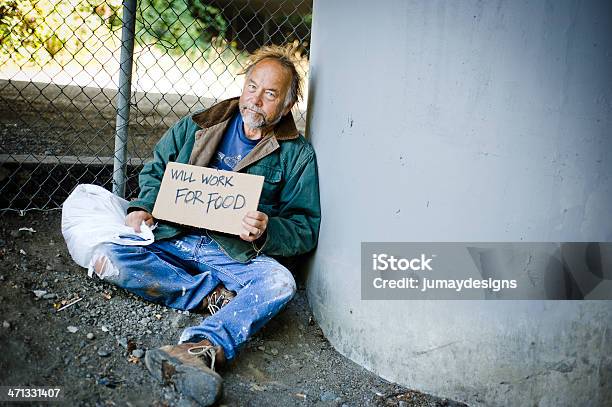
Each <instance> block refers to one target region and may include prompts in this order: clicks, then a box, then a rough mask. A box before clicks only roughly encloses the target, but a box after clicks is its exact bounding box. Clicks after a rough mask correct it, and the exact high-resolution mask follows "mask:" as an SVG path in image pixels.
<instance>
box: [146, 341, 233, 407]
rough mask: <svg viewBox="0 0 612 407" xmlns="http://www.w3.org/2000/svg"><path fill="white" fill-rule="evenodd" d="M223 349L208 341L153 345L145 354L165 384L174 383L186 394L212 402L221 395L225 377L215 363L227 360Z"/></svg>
mask: <svg viewBox="0 0 612 407" xmlns="http://www.w3.org/2000/svg"><path fill="white" fill-rule="evenodd" d="M224 356H225V355H224V354H223V349H222V348H221V347H218V346H212V344H211V343H210V342H209V341H207V340H204V341H201V342H198V343H182V344H180V345H168V346H162V347H161V348H157V349H151V350H149V351H147V353H146V354H145V365H146V366H147V369H149V372H151V374H152V375H153V376H154V377H155V378H157V379H158V380H159V381H161V382H162V383H164V384H174V386H175V388H176V390H178V391H179V392H180V393H181V394H182V395H184V396H185V397H189V398H191V399H192V400H194V401H195V402H197V403H199V404H201V405H204V406H210V405H211V404H213V403H215V402H216V401H217V400H219V398H220V397H221V392H222V383H223V379H221V376H219V374H217V373H216V372H215V364H217V365H218V364H219V363H220V362H224V361H225V357H224Z"/></svg>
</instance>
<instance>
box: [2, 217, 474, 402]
mask: <svg viewBox="0 0 612 407" xmlns="http://www.w3.org/2000/svg"><path fill="white" fill-rule="evenodd" d="M0 216H1V218H0V219H2V227H1V233H0V264H1V266H0V310H1V311H0V320H1V321H0V323H2V327H0V350H1V352H0V384H1V385H5V386H6V385H14V386H17V385H18V386H61V387H63V391H64V394H65V399H64V401H63V402H62V405H76V406H181V407H182V406H189V405H192V402H191V401H190V400H187V399H184V398H181V395H180V394H178V393H177V392H175V391H174V389H173V388H171V387H164V386H162V385H161V384H159V383H158V382H156V381H155V379H153V377H152V376H150V375H149V373H148V371H147V370H146V368H145V367H144V363H143V360H144V359H143V354H144V352H146V350H147V349H152V348H155V347H159V346H162V345H166V344H172V343H176V342H177V340H178V337H179V334H180V332H181V331H182V329H183V328H184V327H186V326H189V325H195V324H197V323H198V322H199V320H200V318H201V316H199V315H194V314H191V315H190V314H188V313H186V312H180V311H177V310H172V309H168V308H165V307H162V306H159V305H156V304H151V303H147V302H145V301H144V300H142V299H140V298H138V297H136V296H134V295H132V294H129V293H127V292H126V291H123V290H121V289H117V288H116V287H113V286H111V285H109V284H107V283H106V282H104V281H100V280H97V279H92V278H89V277H87V273H86V271H85V270H84V269H82V268H80V267H79V266H77V265H76V264H75V263H74V262H73V261H72V260H71V258H70V256H69V254H68V251H67V249H66V246H65V244H64V241H63V238H62V235H61V231H60V218H61V214H60V212H59V211H50V212H28V213H27V214H26V215H25V216H22V217H20V216H17V215H16V214H14V213H5V214H4V215H0ZM20 228H32V230H34V232H33V231H28V230H21V231H20V230H19V229H20ZM300 281H301V279H300V278H299V276H298V287H299V290H298V294H297V295H296V297H295V298H294V300H293V301H292V302H291V303H290V304H289V305H288V307H287V308H286V309H285V310H284V311H283V312H282V313H281V314H279V315H278V316H277V317H276V318H275V319H273V320H272V321H271V322H270V323H269V324H268V325H267V326H266V327H264V329H263V330H262V331H261V332H259V333H258V334H256V335H255V336H254V337H253V338H252V339H251V340H250V341H249V342H248V344H247V346H246V347H245V348H244V349H243V350H242V351H241V353H240V354H239V356H238V357H237V358H236V360H235V361H233V362H232V363H231V364H229V365H228V366H226V367H225V368H224V369H223V370H222V371H221V374H222V376H223V378H224V393H223V398H222V400H221V402H220V405H227V406H264V405H265V406H268V405H271V406H293V405H321V406H363V405H366V406H463V405H464V404H461V403H456V402H454V401H450V400H446V399H439V398H435V397H432V396H429V395H426V394H423V393H419V392H416V391H412V390H409V389H406V388H403V387H401V386H398V385H396V384H393V383H389V382H387V381H385V380H383V379H381V378H379V377H377V376H376V375H374V374H372V373H370V372H368V371H366V370H365V369H363V368H361V367H359V366H358V365H356V364H355V363H353V362H351V361H350V360H348V359H346V358H345V357H343V356H342V355H340V354H339V353H338V352H336V351H335V350H334V349H333V348H332V347H331V345H330V344H329V342H328V341H327V340H326V339H325V337H324V336H323V333H322V331H321V329H320V328H319V327H318V325H317V323H316V321H314V320H313V317H312V314H311V313H310V310H309V307H308V303H307V299H306V293H305V290H304V287H303V284H301V282H300ZM77 298H81V299H82V300H80V301H79V302H77V303H75V304H74V305H72V306H69V307H68V308H65V309H63V310H59V309H60V307H61V306H62V305H64V304H69V303H70V302H69V301H71V300H74V299H77ZM46 404H48V403H40V405H46ZM15 405H18V404H15ZM19 405H23V404H19Z"/></svg>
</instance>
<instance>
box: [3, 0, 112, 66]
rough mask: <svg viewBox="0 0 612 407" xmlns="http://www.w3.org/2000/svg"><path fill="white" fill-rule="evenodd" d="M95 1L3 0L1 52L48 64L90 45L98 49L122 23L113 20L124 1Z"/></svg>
mask: <svg viewBox="0 0 612 407" xmlns="http://www.w3.org/2000/svg"><path fill="white" fill-rule="evenodd" d="M92 1H93V0H0V54H4V55H11V56H12V57H13V58H14V59H16V60H19V59H21V60H34V61H38V62H42V63H44V62H45V61H48V60H49V59H58V58H63V59H70V58H73V57H74V56H75V54H77V53H78V52H79V50H81V49H82V48H83V47H86V46H87V45H90V46H91V47H92V49H93V50H95V49H96V48H97V46H96V44H97V43H99V42H100V41H104V40H105V39H106V38H108V37H109V36H110V35H112V31H113V30H116V29H117V27H119V26H120V25H121V22H120V21H119V22H118V24H117V23H115V22H113V21H112V19H111V18H112V17H113V16H116V15H117V14H116V13H117V10H119V9H120V7H121V0H107V1H106V3H104V4H102V5H98V6H95V5H94V4H93V3H92ZM117 20H118V19H117ZM98 46H99V45H98Z"/></svg>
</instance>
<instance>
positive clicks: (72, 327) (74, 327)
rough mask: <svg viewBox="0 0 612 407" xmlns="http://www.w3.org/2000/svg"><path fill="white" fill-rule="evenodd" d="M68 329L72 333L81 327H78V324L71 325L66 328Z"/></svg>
mask: <svg viewBox="0 0 612 407" xmlns="http://www.w3.org/2000/svg"><path fill="white" fill-rule="evenodd" d="M66 329H67V330H68V332H70V333H71V334H73V333H76V332H77V331H78V330H79V328H77V327H76V326H72V325H70V326H69V327H68V328H66Z"/></svg>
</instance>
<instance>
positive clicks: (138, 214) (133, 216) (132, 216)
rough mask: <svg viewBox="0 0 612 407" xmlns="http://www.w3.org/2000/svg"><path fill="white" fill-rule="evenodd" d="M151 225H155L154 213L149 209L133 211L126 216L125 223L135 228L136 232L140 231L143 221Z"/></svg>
mask: <svg viewBox="0 0 612 407" xmlns="http://www.w3.org/2000/svg"><path fill="white" fill-rule="evenodd" d="M143 220H144V221H145V223H146V224H147V225H149V226H153V215H151V214H150V213H149V212H147V211H133V212H130V213H128V215H127V216H126V217H125V224H126V225H127V226H130V227H131V228H133V229H134V231H135V232H136V233H140V225H141V224H142V221H143Z"/></svg>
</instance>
